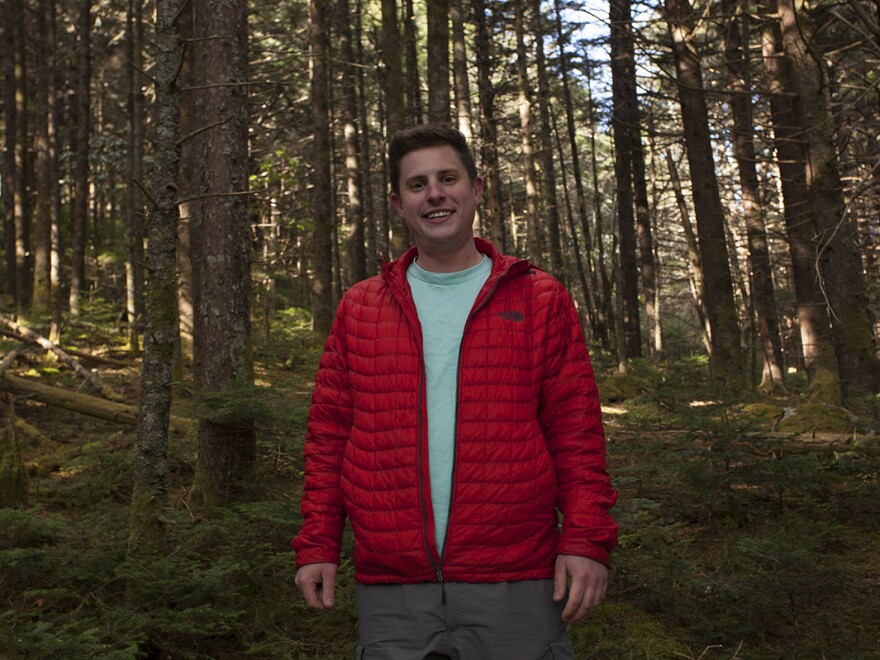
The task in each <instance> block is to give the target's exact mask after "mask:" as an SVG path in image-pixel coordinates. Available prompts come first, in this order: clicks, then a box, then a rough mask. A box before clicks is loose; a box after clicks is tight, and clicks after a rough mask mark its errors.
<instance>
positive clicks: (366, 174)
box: [354, 0, 384, 276]
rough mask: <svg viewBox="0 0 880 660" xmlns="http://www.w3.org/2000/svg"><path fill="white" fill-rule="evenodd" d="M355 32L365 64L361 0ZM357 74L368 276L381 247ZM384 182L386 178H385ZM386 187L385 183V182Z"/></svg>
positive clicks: (360, 76) (361, 81)
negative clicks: (379, 246) (378, 242)
mask: <svg viewBox="0 0 880 660" xmlns="http://www.w3.org/2000/svg"><path fill="white" fill-rule="evenodd" d="M355 14H356V18H355V24H354V25H355V33H354V42H355V44H357V61H358V63H359V64H364V45H363V40H362V38H361V33H362V27H361V25H362V22H361V17H362V15H363V12H362V0H357V1H356V6H355ZM356 76H357V89H358V93H357V100H358V124H359V126H360V131H359V137H360V154H361V162H362V163H363V167H362V168H361V171H360V177H361V190H362V191H363V193H364V203H363V208H364V211H365V213H366V218H365V220H364V224H365V226H364V242H365V245H366V256H365V259H364V262H365V268H366V275H367V276H369V275H375V274H376V272H377V271H378V268H377V265H378V258H379V249H378V247H377V245H376V224H377V220H376V218H377V215H378V214H377V213H376V212H375V205H374V202H373V200H374V198H373V177H372V171H371V169H372V168H371V162H372V159H371V153H372V152H371V151H370V125H369V123H368V122H367V101H366V90H365V89H364V88H365V80H364V78H365V76H364V67H363V66H358V67H356ZM383 184H384V181H383ZM383 189H384V185H383Z"/></svg>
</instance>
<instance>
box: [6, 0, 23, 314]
mask: <svg viewBox="0 0 880 660" xmlns="http://www.w3.org/2000/svg"><path fill="white" fill-rule="evenodd" d="M19 9H20V5H19V0H7V2H5V3H4V6H3V18H4V21H3V23H4V26H5V27H4V28H3V39H4V47H3V119H4V128H5V140H4V150H5V151H4V154H3V190H2V197H3V199H2V201H3V234H4V238H5V241H4V247H5V248H6V278H5V279H6V284H5V287H4V290H5V291H6V292H7V293H8V294H9V295H10V296H11V297H12V300H13V306H14V307H15V308H18V306H19V302H20V298H19V291H18V271H17V269H16V267H15V227H16V217H15V208H16V204H15V198H16V196H17V194H18V189H17V186H16V180H17V179H18V171H17V169H16V163H15V149H16V141H17V139H18V128H17V126H18V116H17V113H16V104H15V99H16V95H17V94H16V93H17V90H18V84H17V80H16V59H17V53H16V50H15V38H14V36H13V33H14V32H15V31H16V30H18V31H21V29H22V26H21V19H20V13H19Z"/></svg>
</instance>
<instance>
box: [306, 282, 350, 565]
mask: <svg viewBox="0 0 880 660" xmlns="http://www.w3.org/2000/svg"><path fill="white" fill-rule="evenodd" d="M344 305H345V299H343V301H342V303H340V305H339V310H338V311H337V314H336V320H335V321H334V323H333V327H332V328H331V330H330V336H329V337H328V338H327V342H326V344H325V346H324V353H323V355H322V357H321V362H320V366H319V367H318V374H317V376H316V377H315V390H314V392H313V394H312V405H311V407H310V408H309V417H308V427H307V430H306V441H305V448H304V452H303V453H304V456H305V481H304V485H303V495H302V517H303V525H302V528H301V529H300V532H299V534H297V536H296V537H295V538H294V539H293V541H292V543H291V545H292V546H293V549H294V550H296V553H297V554H296V565H297V567H300V566H303V565H305V564H316V563H320V562H330V563H334V564H338V563H339V555H340V548H341V546H342V529H343V526H344V524H345V510H344V508H343V504H342V494H341V492H340V479H341V473H342V456H343V452H344V450H345V444H346V442H347V441H348V436H349V433H350V431H351V426H352V416H353V414H352V393H351V388H350V386H349V382H348V368H347V360H346V351H345V328H344V317H345V314H344V311H343V307H344Z"/></svg>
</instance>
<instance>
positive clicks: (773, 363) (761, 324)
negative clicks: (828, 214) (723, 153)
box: [722, 0, 785, 391]
mask: <svg viewBox="0 0 880 660" xmlns="http://www.w3.org/2000/svg"><path fill="white" fill-rule="evenodd" d="M738 6H739V0H723V2H722V7H723V9H724V12H725V15H726V18H727V30H726V33H725V54H726V58H725V59H726V62H727V68H728V71H729V74H730V89H731V91H733V92H735V93H734V94H733V95H732V96H731V98H730V107H731V111H732V114H733V124H734V128H733V131H734V135H733V148H734V153H735V155H736V163H737V168H738V171H739V178H740V185H741V187H742V199H743V214H744V216H745V221H746V234H747V237H748V242H749V270H750V272H751V291H752V300H753V301H754V305H755V313H756V317H757V322H758V334H759V336H760V341H761V356H762V361H763V367H762V373H761V388H762V389H764V390H771V391H772V390H774V389H777V388H782V387H784V383H785V381H784V378H785V375H784V372H785V370H784V367H783V359H782V341H781V339H780V335H779V317H778V315H777V313H776V296H775V294H774V290H773V267H772V264H771V263H770V246H769V243H768V240H767V231H766V229H765V227H764V210H763V208H762V205H761V190H760V184H759V181H758V171H757V167H756V162H757V156H756V154H755V143H754V140H753V138H752V136H753V134H754V120H753V117H752V103H751V99H750V97H749V95H748V91H749V90H750V89H751V74H750V66H749V58H748V57H745V56H744V54H743V49H742V43H743V41H744V39H743V35H742V34H741V32H740V26H739V20H738V18H737V14H738ZM742 18H743V24H744V25H743V27H744V28H745V42H746V43H748V35H749V30H748V22H747V21H748V20H749V13H748V11H744V12H743V13H742Z"/></svg>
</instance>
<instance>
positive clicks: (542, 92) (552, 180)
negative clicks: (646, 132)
mask: <svg viewBox="0 0 880 660" xmlns="http://www.w3.org/2000/svg"><path fill="white" fill-rule="evenodd" d="M532 38H533V39H534V40H535V68H536V69H537V77H538V115H539V116H540V118H541V120H540V123H539V124H538V131H537V132H538V136H539V139H540V142H541V174H542V176H543V182H542V183H543V188H544V195H543V197H544V216H545V220H546V222H547V234H548V237H549V239H550V240H549V245H548V247H549V255H550V261H549V264H548V265H549V266H550V272H552V273H553V274H555V275H556V276H557V277H558V278H559V279H561V280H562V281H563V282H565V284H566V285H567V284H569V282H568V277H567V276H566V273H565V267H564V263H563V260H562V240H561V238H560V233H561V230H560V228H561V226H562V223H561V221H560V219H559V203H558V201H557V196H556V171H555V166H554V163H553V139H552V137H551V134H550V129H551V121H550V82H549V80H548V79H547V62H546V58H545V57H544V16H543V14H542V13H541V0H532Z"/></svg>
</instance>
